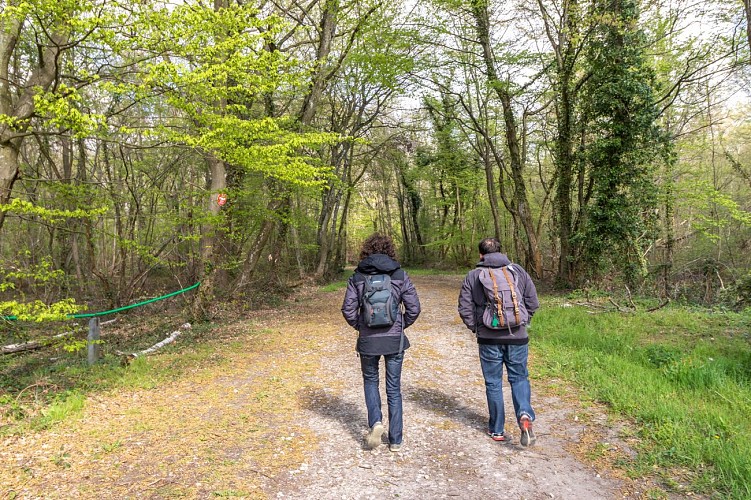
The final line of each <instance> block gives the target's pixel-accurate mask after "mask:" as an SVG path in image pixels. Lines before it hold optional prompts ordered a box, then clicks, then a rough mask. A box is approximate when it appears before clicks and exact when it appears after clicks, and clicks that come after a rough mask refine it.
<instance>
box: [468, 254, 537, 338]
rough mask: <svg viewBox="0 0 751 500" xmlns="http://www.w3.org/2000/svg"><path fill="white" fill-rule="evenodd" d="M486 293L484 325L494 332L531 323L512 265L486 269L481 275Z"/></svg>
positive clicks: (481, 281) (483, 314)
mask: <svg viewBox="0 0 751 500" xmlns="http://www.w3.org/2000/svg"><path fill="white" fill-rule="evenodd" d="M480 283H481V284H482V287H483V291H484V293H485V309H484V310H483V313H482V324H483V325H485V326H486V327H487V328H491V329H493V330H501V329H506V328H508V329H510V328H515V327H517V326H519V325H526V324H527V323H529V313H528V312H527V308H526V307H525V306H524V299H523V298H522V297H519V294H518V287H517V280H516V275H515V274H514V272H513V270H512V268H511V265H508V266H505V267H500V268H498V267H496V268H490V267H486V268H484V269H483V270H482V272H481V273H480Z"/></svg>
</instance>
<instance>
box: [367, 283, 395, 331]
mask: <svg viewBox="0 0 751 500" xmlns="http://www.w3.org/2000/svg"><path fill="white" fill-rule="evenodd" d="M363 277H364V282H363V283H364V284H363V294H362V300H361V302H360V315H361V316H362V322H363V324H365V326H367V327H368V328H383V327H387V326H391V325H393V324H394V323H395V322H396V318H397V314H399V304H398V303H397V301H396V300H394V297H393V295H392V294H391V276H389V275H388V274H365V275H363Z"/></svg>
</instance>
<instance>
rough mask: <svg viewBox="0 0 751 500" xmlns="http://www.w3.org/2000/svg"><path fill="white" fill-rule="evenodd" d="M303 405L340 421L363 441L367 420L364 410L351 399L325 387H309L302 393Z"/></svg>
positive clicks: (323, 415) (354, 436)
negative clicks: (330, 391) (331, 392)
mask: <svg viewBox="0 0 751 500" xmlns="http://www.w3.org/2000/svg"><path fill="white" fill-rule="evenodd" d="M300 401H301V402H302V406H303V407H304V408H306V409H308V410H312V411H314V412H316V413H318V414H319V415H321V416H322V417H324V418H326V419H328V420H333V421H337V422H339V423H340V424H341V425H342V427H344V428H345V429H346V430H347V432H349V433H350V434H351V435H352V438H353V439H354V440H355V441H357V442H358V443H362V442H363V433H362V431H363V429H364V427H363V422H365V421H367V418H366V416H365V413H364V412H363V410H362V409H361V408H360V407H359V406H357V405H355V404H353V403H350V402H349V401H345V400H343V399H342V398H340V397H339V396H336V395H334V394H327V393H326V391H324V390H323V389H318V388H312V387H308V388H306V389H303V390H302V391H301V393H300Z"/></svg>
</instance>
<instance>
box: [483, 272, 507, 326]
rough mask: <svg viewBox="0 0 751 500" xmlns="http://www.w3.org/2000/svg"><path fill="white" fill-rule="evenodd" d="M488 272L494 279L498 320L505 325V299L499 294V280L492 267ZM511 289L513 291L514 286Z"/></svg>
mask: <svg viewBox="0 0 751 500" xmlns="http://www.w3.org/2000/svg"><path fill="white" fill-rule="evenodd" d="M488 274H489V275H490V279H491V280H492V281H493V296H494V298H495V303H496V308H497V311H498V321H500V322H501V323H500V324H501V326H503V301H502V300H501V298H500V297H499V296H498V282H496V280H495V275H494V274H493V271H492V270H491V269H488ZM507 279H508V278H507ZM511 290H512V293H513V288H512V289H511Z"/></svg>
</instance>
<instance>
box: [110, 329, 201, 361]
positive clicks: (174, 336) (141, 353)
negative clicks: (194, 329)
mask: <svg viewBox="0 0 751 500" xmlns="http://www.w3.org/2000/svg"><path fill="white" fill-rule="evenodd" d="M190 328H191V326H190V323H184V324H182V325H180V328H179V329H178V330H175V331H174V332H172V333H170V334H169V335H168V336H167V338H165V339H164V340H162V341H160V342H157V343H156V344H154V345H153V346H151V347H149V348H148V349H144V350H143V351H138V352H132V353H125V352H121V351H115V354H117V355H118V356H122V358H123V359H122V362H123V364H126V365H127V364H130V362H131V361H132V360H134V359H136V358H137V357H139V356H146V355H148V354H151V353H152V352H155V351H157V350H159V349H161V348H162V347H164V346H166V345H168V344H171V343H172V342H174V341H175V339H177V337H179V336H180V334H181V333H183V330H190Z"/></svg>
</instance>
